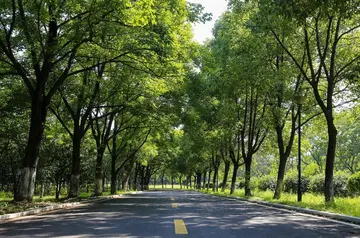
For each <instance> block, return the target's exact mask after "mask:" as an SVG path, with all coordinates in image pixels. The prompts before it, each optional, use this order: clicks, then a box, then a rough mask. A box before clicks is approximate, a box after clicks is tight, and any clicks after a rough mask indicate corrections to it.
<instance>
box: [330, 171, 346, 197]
mask: <svg viewBox="0 0 360 238" xmlns="http://www.w3.org/2000/svg"><path fill="white" fill-rule="evenodd" d="M348 180H349V175H348V174H346V173H341V172H338V173H336V174H335V175H334V181H333V183H334V194H335V196H338V197H346V196H348V195H349V189H348Z"/></svg>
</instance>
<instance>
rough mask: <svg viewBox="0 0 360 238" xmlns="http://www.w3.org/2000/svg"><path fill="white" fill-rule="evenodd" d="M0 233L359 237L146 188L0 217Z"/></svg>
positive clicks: (313, 220) (258, 209) (270, 211)
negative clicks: (69, 206)
mask: <svg viewBox="0 0 360 238" xmlns="http://www.w3.org/2000/svg"><path fill="white" fill-rule="evenodd" d="M0 237H2V238H5V237H20V238H22V237H26V238H28V237H63V238H65V237H66V238H67V237H166V238H168V237H196V238H200V237H206V238H209V237H261V238H264V237H302V238H305V237H306V238H308V237H324V238H325V237H326V238H328V237H360V226H356V225H351V224H346V223H342V222H337V221H331V220H328V219H325V218H320V217H315V216H309V215H302V214H299V213H296V212H290V211H286V210H280V209H274V208H269V207H265V206H262V205H256V204H252V203H248V202H242V201H236V200H231V199H226V198H219V197H215V196H210V195H205V194H200V193H197V192H192V191H151V192H143V193H139V194H134V195H127V196H124V197H122V198H119V199H112V200H107V201H104V202H98V203H93V204H90V205H84V206H79V207H76V208H72V209H67V210H59V211H55V212H49V213H45V214H41V215H37V216H31V217H26V218H23V219H20V220H15V221H10V222H3V223H0Z"/></svg>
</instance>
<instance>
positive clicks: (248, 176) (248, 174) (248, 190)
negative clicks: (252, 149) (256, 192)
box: [245, 157, 252, 197]
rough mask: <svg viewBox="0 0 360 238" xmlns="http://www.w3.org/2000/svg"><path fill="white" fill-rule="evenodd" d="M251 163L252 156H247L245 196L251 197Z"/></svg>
mask: <svg viewBox="0 0 360 238" xmlns="http://www.w3.org/2000/svg"><path fill="white" fill-rule="evenodd" d="M251 163H252V158H251V157H250V158H247V159H246V161H245V196H247V197H250V196H252V194H251V187H250V179H251Z"/></svg>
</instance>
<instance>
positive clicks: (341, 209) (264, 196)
mask: <svg viewBox="0 0 360 238" xmlns="http://www.w3.org/2000/svg"><path fill="white" fill-rule="evenodd" d="M201 192H204V193H209V194H220V195H226V196H229V197H232V196H236V197H241V198H247V197H245V192H244V190H243V189H241V190H236V191H235V193H234V194H233V195H230V190H229V189H227V190H225V192H224V193H223V192H212V191H211V190H209V191H206V190H201ZM273 195H274V193H273V192H272V191H259V190H255V191H254V192H253V197H251V198H247V199H249V200H262V201H267V202H271V203H279V204H285V205H290V206H296V207H302V208H309V209H314V210H319V211H327V212H333V213H339V214H344V215H350V216H356V217H360V197H354V198H351V197H347V198H340V197H338V198H335V202H334V203H330V204H326V203H325V200H324V196H322V195H316V194H311V193H305V194H304V195H303V199H302V200H303V201H302V202H300V203H299V202H297V195H296V194H290V193H283V194H282V196H281V199H280V200H275V199H273Z"/></svg>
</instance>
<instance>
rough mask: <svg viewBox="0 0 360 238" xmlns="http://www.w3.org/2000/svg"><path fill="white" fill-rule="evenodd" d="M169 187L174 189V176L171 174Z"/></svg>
mask: <svg viewBox="0 0 360 238" xmlns="http://www.w3.org/2000/svg"><path fill="white" fill-rule="evenodd" d="M171 188H172V189H174V177H173V176H171Z"/></svg>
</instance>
